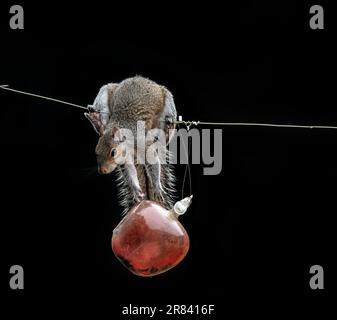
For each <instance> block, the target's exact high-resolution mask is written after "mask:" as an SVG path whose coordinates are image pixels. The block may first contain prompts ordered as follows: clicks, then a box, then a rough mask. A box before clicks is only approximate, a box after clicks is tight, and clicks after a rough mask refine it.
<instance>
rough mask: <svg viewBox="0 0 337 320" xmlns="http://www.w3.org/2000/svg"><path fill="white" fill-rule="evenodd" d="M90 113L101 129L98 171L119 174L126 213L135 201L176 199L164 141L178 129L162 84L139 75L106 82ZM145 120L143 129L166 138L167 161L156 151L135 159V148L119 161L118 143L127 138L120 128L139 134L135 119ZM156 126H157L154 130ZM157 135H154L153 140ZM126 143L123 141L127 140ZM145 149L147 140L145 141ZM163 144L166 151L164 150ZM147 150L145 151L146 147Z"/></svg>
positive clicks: (169, 201) (164, 202) (164, 203)
mask: <svg viewBox="0 0 337 320" xmlns="http://www.w3.org/2000/svg"><path fill="white" fill-rule="evenodd" d="M88 109H89V112H88V113H85V116H86V118H87V119H88V120H89V121H90V122H91V124H92V125H93V127H94V129H95V131H96V132H97V133H98V134H99V140H98V143H97V146H96V156H97V163H98V171H99V173H101V174H108V173H110V172H112V171H115V172H116V173H117V181H118V182H119V187H120V200H121V201H120V203H121V205H122V206H123V207H124V213H126V212H127V211H128V210H129V209H130V207H131V206H133V205H134V204H135V203H137V202H139V201H141V200H143V199H149V200H153V201H156V202H158V203H159V204H161V205H162V206H164V207H166V208H171V207H172V206H173V204H174V202H173V201H174V196H173V186H174V181H175V176H174V173H173V170H172V166H171V165H170V164H169V163H168V161H167V160H168V159H169V157H170V155H169V151H168V150H167V147H166V145H167V144H168V143H169V142H170V140H171V138H172V132H173V131H170V130H172V129H174V128H175V122H174V121H175V120H176V116H177V114H176V107H175V104H174V100H173V96H172V94H171V93H170V91H169V90H167V89H166V88H165V87H164V86H161V85H158V84H157V83H155V82H154V81H151V80H149V79H146V78H143V77H141V76H136V77H132V78H128V79H125V80H124V81H122V82H120V83H109V84H107V85H104V86H103V87H102V88H101V89H100V90H99V93H98V95H97V97H96V99H95V101H94V103H93V105H92V106H89V108H88ZM138 121H143V124H144V125H145V134H146V133H147V132H148V131H149V130H150V131H151V129H161V130H163V131H162V132H163V133H164V135H163V136H164V140H165V143H164V144H163V146H162V150H161V151H163V154H164V157H165V159H164V160H166V162H165V163H164V164H163V161H161V160H163V159H161V158H160V157H159V156H158V157H156V156H155V160H154V161H152V162H151V163H148V161H145V162H144V163H137V161H136V157H135V154H136V152H137V151H136V150H134V152H135V153H134V154H133V156H131V157H130V158H128V160H127V161H125V163H123V164H122V165H119V164H118V163H117V161H116V159H117V157H118V156H120V154H121V153H123V152H125V150H123V149H122V148H121V147H120V146H121V145H122V142H125V143H127V142H128V141H125V140H126V139H127V138H126V137H125V136H122V135H121V133H120V132H121V130H120V129H129V130H130V131H131V132H132V133H133V136H134V137H137V139H139V138H138V136H137V122H138ZM152 131H153V130H152ZM156 139H158V137H156V136H155V137H154V140H156ZM124 145H125V144H124ZM144 146H145V149H147V147H148V143H147V142H146V143H145V144H144ZM137 147H138V145H137ZM163 149H164V150H163ZM143 151H146V150H143Z"/></svg>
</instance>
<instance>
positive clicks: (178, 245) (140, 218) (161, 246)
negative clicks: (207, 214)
mask: <svg viewBox="0 0 337 320" xmlns="http://www.w3.org/2000/svg"><path fill="white" fill-rule="evenodd" d="M111 242H112V251H113V252H114V253H115V255H116V257H117V258H118V259H119V260H120V261H121V262H122V263H123V264H124V266H125V267H126V268H128V269H129V270H130V271H131V272H133V273H134V274H136V275H139V276H143V277H147V276H154V275H157V274H159V273H163V272H165V271H167V270H169V269H171V268H173V267H174V266H176V265H177V264H178V263H179V262H180V261H181V260H183V258H184V257H185V256H186V254H187V251H188V249H189V237H188V234H187V232H186V230H185V229H184V227H183V226H182V225H181V223H180V222H179V221H178V219H177V217H176V215H175V214H174V213H172V212H170V211H168V210H166V209H164V208H163V207H162V206H160V205H159V204H157V203H155V202H153V201H148V200H144V201H142V202H140V203H139V204H137V205H136V206H134V207H133V208H132V209H131V210H130V211H129V212H128V214H127V215H126V216H125V217H124V218H123V220H122V221H121V222H120V223H119V225H118V226H117V227H116V228H115V230H114V231H113V235H112V240H111Z"/></svg>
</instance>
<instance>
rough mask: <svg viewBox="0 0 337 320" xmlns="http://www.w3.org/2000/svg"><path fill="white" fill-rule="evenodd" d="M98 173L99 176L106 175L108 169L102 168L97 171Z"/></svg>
mask: <svg viewBox="0 0 337 320" xmlns="http://www.w3.org/2000/svg"><path fill="white" fill-rule="evenodd" d="M98 172H99V173H100V174H107V173H108V169H107V168H102V167H100V168H99V170H98Z"/></svg>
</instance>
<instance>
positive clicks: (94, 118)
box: [84, 112, 104, 136]
mask: <svg viewBox="0 0 337 320" xmlns="http://www.w3.org/2000/svg"><path fill="white" fill-rule="evenodd" d="M84 115H85V117H86V118H87V119H88V120H89V121H90V123H91V124H92V126H93V127H94V129H95V131H96V132H97V133H98V134H99V135H100V136H101V135H102V134H103V131H104V127H103V124H102V122H101V117H100V114H99V113H98V112H89V113H84Z"/></svg>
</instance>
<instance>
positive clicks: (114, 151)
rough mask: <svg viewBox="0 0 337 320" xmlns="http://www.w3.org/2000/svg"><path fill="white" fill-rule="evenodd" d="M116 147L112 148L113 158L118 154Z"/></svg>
mask: <svg viewBox="0 0 337 320" xmlns="http://www.w3.org/2000/svg"><path fill="white" fill-rule="evenodd" d="M116 153H117V152H116V149H112V150H111V157H112V158H113V157H115V156H116Z"/></svg>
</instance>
